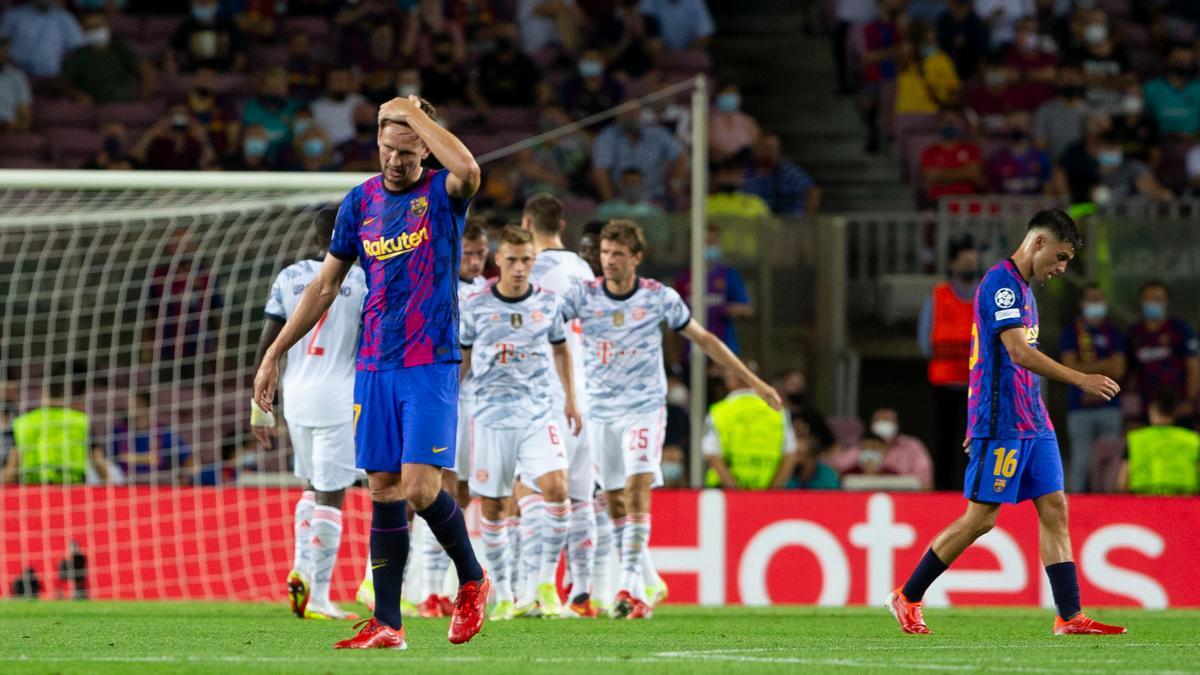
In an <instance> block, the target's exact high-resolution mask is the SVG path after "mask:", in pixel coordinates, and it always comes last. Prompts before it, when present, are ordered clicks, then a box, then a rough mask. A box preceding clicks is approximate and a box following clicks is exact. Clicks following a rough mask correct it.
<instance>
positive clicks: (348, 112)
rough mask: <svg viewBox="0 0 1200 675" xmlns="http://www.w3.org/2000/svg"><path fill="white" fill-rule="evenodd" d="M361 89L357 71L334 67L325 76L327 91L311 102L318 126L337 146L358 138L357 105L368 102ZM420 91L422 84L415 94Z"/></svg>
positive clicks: (401, 94) (310, 105)
mask: <svg viewBox="0 0 1200 675" xmlns="http://www.w3.org/2000/svg"><path fill="white" fill-rule="evenodd" d="M357 89H358V87H357V86H356V83H355V81H354V75H353V74H351V72H350V71H349V70H348V69H346V68H334V69H332V70H330V71H329V72H328V73H327V74H326V76H325V95H324V96H322V97H321V98H318V99H317V100H315V101H313V102H312V103H310V104H309V109H310V110H312V115H313V119H314V120H316V123H317V127H319V128H320V129H321V131H322V132H324V133H325V136H326V138H327V139H328V141H329V142H330V143H332V144H333V145H334V146H338V145H341V144H342V143H345V142H346V141H349V140H350V139H352V138H354V109H355V108H357V107H358V106H359V105H360V104H363V103H366V102H367V99H365V98H363V97H362V95H361V94H359V93H358V91H357ZM418 92H420V88H419V86H418V89H417V91H415V92H413V93H412V95H416V94H417V93H418ZM399 95H400V96H407V95H408V94H404V93H403V92H401V93H399Z"/></svg>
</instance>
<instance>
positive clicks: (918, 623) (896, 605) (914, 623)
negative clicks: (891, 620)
mask: <svg viewBox="0 0 1200 675" xmlns="http://www.w3.org/2000/svg"><path fill="white" fill-rule="evenodd" d="M887 608H888V611H889V612H891V613H892V616H894V617H896V621H899V622H900V630H902V631H904V632H905V633H909V634H912V635H929V634H931V633H932V632H933V631H931V630H929V626H926V625H925V617H924V615H922V614H921V603H919V602H909V601H908V598H905V597H904V593H902V592H901V591H900V589H899V588H897V589H896V590H894V591H892V593H891V595H889V596H888V599H887Z"/></svg>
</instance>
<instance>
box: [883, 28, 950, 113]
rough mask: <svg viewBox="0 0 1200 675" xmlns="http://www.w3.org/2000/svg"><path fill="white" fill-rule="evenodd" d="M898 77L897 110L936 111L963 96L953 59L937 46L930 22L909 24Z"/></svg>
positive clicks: (907, 111) (902, 111) (906, 111)
mask: <svg viewBox="0 0 1200 675" xmlns="http://www.w3.org/2000/svg"><path fill="white" fill-rule="evenodd" d="M900 64H901V65H900V74H899V75H898V76H897V78H896V114H899V115H905V114H913V113H928V114H934V113H936V112H937V111H939V110H941V109H942V108H944V107H950V106H955V105H958V104H960V103H961V100H962V81H961V80H959V79H958V73H957V72H956V71H955V70H954V62H953V61H951V60H950V57H949V56H947V55H946V52H944V51H942V50H941V48H940V47H938V43H937V35H935V34H934V32H933V29H932V28H930V27H929V24H926V23H921V22H914V23H913V24H912V25H911V27H910V28H909V32H908V36H907V37H906V39H905V41H904V45H903V53H902V55H901V59H900Z"/></svg>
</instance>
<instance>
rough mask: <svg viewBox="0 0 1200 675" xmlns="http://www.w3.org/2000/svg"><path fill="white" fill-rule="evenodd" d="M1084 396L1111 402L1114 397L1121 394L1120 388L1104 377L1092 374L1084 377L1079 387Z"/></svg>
mask: <svg viewBox="0 0 1200 675" xmlns="http://www.w3.org/2000/svg"><path fill="white" fill-rule="evenodd" d="M1079 388H1080V389H1082V390H1083V392H1084V393H1085V394H1091V395H1092V396H1098V397H1100V398H1102V399H1104V400H1105V401H1111V400H1112V399H1113V397H1114V396H1116V395H1117V394H1119V393H1121V386H1120V385H1118V384H1117V383H1116V382H1114V381H1113V380H1112V378H1110V377H1108V376H1106V375H1100V374H1099V373H1092V374H1090V375H1085V376H1084V378H1083V383H1082V384H1081V385H1079Z"/></svg>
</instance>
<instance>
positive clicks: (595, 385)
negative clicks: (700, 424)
mask: <svg viewBox="0 0 1200 675" xmlns="http://www.w3.org/2000/svg"><path fill="white" fill-rule="evenodd" d="M564 303H565V308H564V312H565V314H566V316H568V317H579V319H580V321H581V322H582V324H583V351H584V368H585V370H586V374H587V410H588V416H589V417H591V418H594V419H598V420H608V421H612V420H617V419H620V418H622V417H625V416H628V415H633V414H640V413H646V412H651V411H654V410H657V409H659V408H661V407H662V406H663V405H665V404H666V397H667V374H666V370H664V368H663V349H662V330H661V329H660V328H659V326H660V324H662V323H663V322H666V324H667V326H669V327H670V328H671V329H672V330H683V328H684V327H685V326H687V325H688V322H689V321H691V318H692V314H691V312H690V311H689V310H688V308H687V305H685V304H684V303H683V299H682V298H680V297H679V294H678V293H676V292H675V289H673V288H671V287H670V286H664V285H663V284H660V283H659V282H657V281H654V280H653V279H641V278H639V279H637V280H636V283H635V284H634V287H633V292H632V293H630V294H628V295H626V296H623V297H617V296H614V295H612V294H610V293H609V292H608V289H607V288H605V286H604V279H603V278H598V279H596V280H594V281H591V282H588V283H585V284H581V285H579V286H577V287H576V288H575V289H574V291H573V292H572V293H571V294H570V295H569V296H568V297H567V298H565V299H564Z"/></svg>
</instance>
